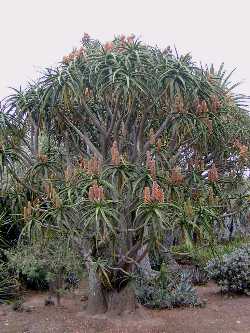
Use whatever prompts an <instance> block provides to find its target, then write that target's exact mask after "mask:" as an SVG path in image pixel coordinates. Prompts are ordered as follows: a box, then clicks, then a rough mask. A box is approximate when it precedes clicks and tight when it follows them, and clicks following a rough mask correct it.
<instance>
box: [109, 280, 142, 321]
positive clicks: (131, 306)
mask: <svg viewBox="0 0 250 333" xmlns="http://www.w3.org/2000/svg"><path fill="white" fill-rule="evenodd" d="M106 299H107V314H108V315H110V316H112V317H113V316H121V315H128V314H132V313H135V311H136V310H137V309H138V307H139V306H138V303H137V299H136V295H135V292H134V288H133V286H132V285H131V284H128V285H127V286H126V287H124V288H123V289H122V290H121V291H119V292H118V291H117V290H113V291H109V292H108V293H107V294H106Z"/></svg>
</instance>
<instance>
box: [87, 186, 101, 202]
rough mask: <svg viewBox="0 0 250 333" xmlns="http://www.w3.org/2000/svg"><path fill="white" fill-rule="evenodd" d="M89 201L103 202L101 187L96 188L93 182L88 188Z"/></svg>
mask: <svg viewBox="0 0 250 333" xmlns="http://www.w3.org/2000/svg"><path fill="white" fill-rule="evenodd" d="M89 200H90V201H98V202H99V201H102V200H104V190H103V187H102V186H98V185H97V182H96V181H95V182H94V184H93V185H92V186H90V188H89Z"/></svg>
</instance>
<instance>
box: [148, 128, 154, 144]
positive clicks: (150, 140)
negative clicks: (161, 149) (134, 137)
mask: <svg viewBox="0 0 250 333" xmlns="http://www.w3.org/2000/svg"><path fill="white" fill-rule="evenodd" d="M149 142H150V144H151V145H154V144H155V133H154V130H153V128H150V131H149Z"/></svg>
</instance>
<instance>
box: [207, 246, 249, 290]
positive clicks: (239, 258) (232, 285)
mask: <svg viewBox="0 0 250 333" xmlns="http://www.w3.org/2000/svg"><path fill="white" fill-rule="evenodd" d="M206 269H207V272H208V275H209V277H210V278H211V279H213V280H215V281H216V283H217V284H218V285H219V286H220V287H221V290H222V291H223V292H234V293H245V294H248V293H249V292H250V246H249V245H247V246H246V245H245V246H242V247H241V248H239V249H236V250H235V251H233V252H232V253H230V254H224V255H223V256H222V257H221V258H216V259H213V260H211V261H209V262H208V264H207V267H206Z"/></svg>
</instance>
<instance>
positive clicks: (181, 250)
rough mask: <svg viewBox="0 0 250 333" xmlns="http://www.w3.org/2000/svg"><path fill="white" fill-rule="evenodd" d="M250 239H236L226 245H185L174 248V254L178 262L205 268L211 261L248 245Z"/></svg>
mask: <svg viewBox="0 0 250 333" xmlns="http://www.w3.org/2000/svg"><path fill="white" fill-rule="evenodd" d="M248 243H249V238H242V237H241V238H236V239H234V240H231V241H228V242H226V243H217V244H212V245H205V246H193V247H191V248H190V247H187V246H186V245H185V244H181V245H177V246H173V247H172V252H173V254H174V255H175V257H176V259H177V260H180V261H181V260H188V261H190V262H191V263H192V264H194V265H199V266H200V267H205V266H206V265H207V263H208V262H209V261H210V260H213V259H214V258H217V257H222V256H223V255H224V254H229V253H231V252H232V251H234V250H236V249H238V248H240V247H241V246H244V245H247V244H248Z"/></svg>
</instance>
